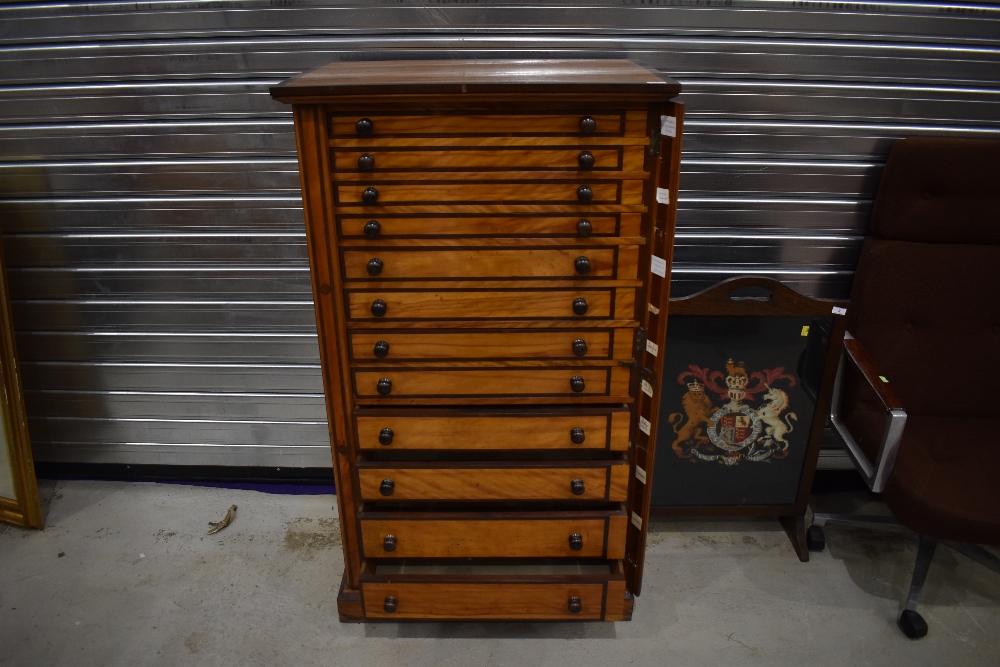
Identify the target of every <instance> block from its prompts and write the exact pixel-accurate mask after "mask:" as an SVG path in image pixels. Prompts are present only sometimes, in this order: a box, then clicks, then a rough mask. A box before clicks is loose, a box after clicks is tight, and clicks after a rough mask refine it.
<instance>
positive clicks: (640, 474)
mask: <svg viewBox="0 0 1000 667" xmlns="http://www.w3.org/2000/svg"><path fill="white" fill-rule="evenodd" d="M635 478H636V479H637V480H639V481H640V482H641V483H643V484H645V483H646V471H645V470H643V469H642V468H640V467H639V466H636V467H635Z"/></svg>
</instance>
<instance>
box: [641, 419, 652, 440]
mask: <svg viewBox="0 0 1000 667" xmlns="http://www.w3.org/2000/svg"><path fill="white" fill-rule="evenodd" d="M652 428H653V425H652V424H650V423H649V420H648V419H646V418H645V417H641V416H640V417H639V430H640V431H642V432H643V433H645V434H646V435H649V431H650V430H651V429H652Z"/></svg>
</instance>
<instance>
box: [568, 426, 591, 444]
mask: <svg viewBox="0 0 1000 667" xmlns="http://www.w3.org/2000/svg"><path fill="white" fill-rule="evenodd" d="M569 439H570V440H572V441H573V444H574V445H582V444H583V441H584V440H586V439H587V434H586V433H584V432H583V429H582V428H580V427H579V426H576V427H574V428H573V430H572V431H570V432H569Z"/></svg>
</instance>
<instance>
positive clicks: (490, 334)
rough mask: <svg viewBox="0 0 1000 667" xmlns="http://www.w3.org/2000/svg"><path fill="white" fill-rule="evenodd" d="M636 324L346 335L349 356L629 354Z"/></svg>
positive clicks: (502, 357)
mask: <svg viewBox="0 0 1000 667" xmlns="http://www.w3.org/2000/svg"><path fill="white" fill-rule="evenodd" d="M634 337H635V333H634V330H633V329H565V330H556V331H551V330H549V331H546V330H531V329H529V330H522V331H516V330H515V331H485V332H484V331H476V330H465V331H446V332H440V333H439V332H422V331H413V330H406V329H400V330H394V331H358V332H352V333H351V334H350V335H349V336H348V340H349V343H350V352H351V359H352V360H353V361H371V362H374V363H382V364H385V363H391V362H393V361H413V360H449V359H454V360H460V359H491V360H494V361H499V360H515V359H526V360H527V359H553V360H556V359H631V358H632V356H633V353H632V341H633V339H634Z"/></svg>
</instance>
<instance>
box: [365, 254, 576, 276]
mask: <svg viewBox="0 0 1000 667" xmlns="http://www.w3.org/2000/svg"><path fill="white" fill-rule="evenodd" d="M382 266H383V264H382V260H381V259H379V258H378V257H372V258H371V259H370V260H368V265H367V266H365V271H367V272H368V275H370V276H377V275H378V274H380V273H382ZM588 270H589V269H588Z"/></svg>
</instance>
